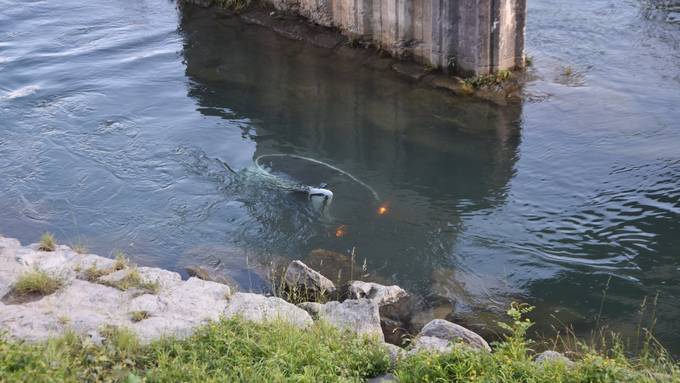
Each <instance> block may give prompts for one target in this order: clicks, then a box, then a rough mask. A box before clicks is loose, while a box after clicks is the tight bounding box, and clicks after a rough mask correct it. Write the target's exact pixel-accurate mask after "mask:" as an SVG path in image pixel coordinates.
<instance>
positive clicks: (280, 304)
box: [224, 293, 313, 328]
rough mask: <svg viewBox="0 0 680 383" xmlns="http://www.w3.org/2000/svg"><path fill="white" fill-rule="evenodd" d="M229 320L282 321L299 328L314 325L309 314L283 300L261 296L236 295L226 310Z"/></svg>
mask: <svg viewBox="0 0 680 383" xmlns="http://www.w3.org/2000/svg"><path fill="white" fill-rule="evenodd" d="M224 315H225V316H226V317H227V318H231V317H234V316H240V317H242V318H243V319H245V320H249V321H254V322H267V321H274V320H282V321H285V322H288V323H291V324H293V325H295V326H298V327H303V328H304V327H308V326H310V325H312V323H313V322H312V318H311V317H310V316H309V314H308V313H307V312H306V311H305V310H303V309H301V308H299V307H296V306H295V305H293V304H290V303H288V302H286V301H284V300H283V299H280V298H275V297H265V296H264V295H259V294H250V293H235V294H234V295H232V296H231V298H230V299H229V301H228V303H227V307H226V309H225V310H224Z"/></svg>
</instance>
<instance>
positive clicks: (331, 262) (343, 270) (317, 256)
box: [302, 249, 361, 285]
mask: <svg viewBox="0 0 680 383" xmlns="http://www.w3.org/2000/svg"><path fill="white" fill-rule="evenodd" d="M302 261H303V262H304V263H305V265H307V266H309V267H311V268H312V269H314V270H316V271H318V272H319V273H321V275H323V276H325V277H326V278H329V279H331V280H333V281H335V282H336V283H337V284H338V285H344V284H346V283H348V282H349V281H351V280H352V279H353V278H355V277H356V276H355V275H353V274H357V273H359V272H361V267H358V266H357V265H356V262H355V261H354V259H353V258H352V257H350V256H348V255H347V254H343V253H338V252H335V251H331V250H325V249H314V250H312V251H310V252H309V254H308V255H307V257H305V259H303V260H302Z"/></svg>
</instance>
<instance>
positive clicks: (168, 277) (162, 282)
mask: <svg viewBox="0 0 680 383" xmlns="http://www.w3.org/2000/svg"><path fill="white" fill-rule="evenodd" d="M133 270H134V269H132V268H124V269H122V270H118V271H114V272H113V273H111V274H107V275H104V276H102V277H100V278H99V281H100V282H102V283H106V284H116V283H117V282H119V281H121V280H122V279H123V278H125V277H126V276H128V274H130V272H132V271H133ZM136 270H137V272H138V273H139V276H140V277H141V279H142V281H143V282H145V283H158V286H159V287H160V289H161V290H164V289H167V288H170V287H172V286H176V285H178V284H180V283H182V277H181V276H180V275H179V274H178V273H175V272H172V271H168V270H163V269H159V268H155V267H138V268H136ZM133 287H134V286H133Z"/></svg>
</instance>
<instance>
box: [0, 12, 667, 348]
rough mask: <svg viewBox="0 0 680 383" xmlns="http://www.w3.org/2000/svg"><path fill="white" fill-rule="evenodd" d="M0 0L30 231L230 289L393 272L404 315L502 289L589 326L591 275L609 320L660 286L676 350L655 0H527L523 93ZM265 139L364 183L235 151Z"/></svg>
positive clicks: (5, 83)
mask: <svg viewBox="0 0 680 383" xmlns="http://www.w3.org/2000/svg"><path fill="white" fill-rule="evenodd" d="M19 3H20V4H19ZM0 6H2V8H3V10H4V11H3V13H2V14H0V116H1V117H0V129H1V134H0V169H1V170H0V233H4V234H6V235H11V236H15V237H19V238H20V239H21V240H22V241H24V242H29V241H35V240H36V238H37V237H38V236H39V234H40V233H41V232H42V231H45V230H51V231H54V232H55V233H56V234H57V237H58V238H63V239H65V240H66V241H68V242H71V243H76V242H84V243H85V244H86V245H88V246H89V247H90V249H92V250H93V251H95V252H99V253H101V254H106V253H108V252H110V251H112V249H117V248H121V249H124V250H125V251H127V252H128V253H129V254H130V256H131V257H132V258H133V259H134V260H136V261H137V262H140V263H144V264H153V265H160V266H163V267H168V268H172V269H175V270H182V269H183V268H184V267H186V266H190V265H194V264H201V265H204V266H208V267H211V268H212V269H214V270H217V271H220V272H224V273H226V274H228V276H229V277H231V279H234V280H236V281H237V282H238V283H239V284H240V285H241V288H243V289H252V290H264V289H267V288H268V286H267V283H268V282H267V281H266V274H267V272H268V270H269V268H270V267H271V265H272V264H278V263H282V262H283V263H285V261H286V260H290V259H293V258H300V259H305V260H307V261H308V262H310V263H313V264H315V265H317V264H318V266H319V267H320V268H323V267H327V268H330V269H333V270H330V271H328V273H332V272H334V269H337V270H339V271H338V272H339V273H340V274H343V273H344V275H340V276H339V277H338V278H339V279H343V278H347V274H348V273H349V274H354V275H359V274H360V275H362V277H363V276H364V275H368V276H367V277H366V278H369V279H373V280H378V281H381V282H385V283H398V284H400V285H402V286H403V287H405V288H407V289H409V290H411V291H413V292H415V293H416V294H418V295H419V296H420V297H421V298H422V299H423V300H424V301H425V302H426V303H427V304H428V305H430V306H432V307H430V308H427V310H426V311H424V312H422V313H420V314H419V315H418V318H417V320H418V321H425V320H427V319H428V318H429V317H432V316H438V317H448V318H451V319H455V320H462V321H465V323H468V324H471V325H473V326H475V325H479V326H485V325H488V324H489V323H493V321H494V320H495V319H497V317H498V314H499V313H500V312H502V310H503V308H504V307H506V306H507V304H508V302H509V301H511V300H513V299H515V300H517V299H519V300H526V301H529V302H531V303H534V304H537V305H538V306H539V310H538V311H537V313H536V316H538V317H539V318H540V322H541V323H542V324H543V325H544V328H543V329H541V330H544V329H545V328H546V327H548V326H549V325H550V324H551V323H554V321H555V320H557V321H563V322H566V323H572V324H574V325H575V326H576V329H577V330H578V331H588V330H589V329H590V328H592V326H593V324H594V318H595V317H596V316H597V315H598V312H599V309H600V306H601V301H602V290H603V289H604V288H605V286H607V285H608V288H607V299H606V300H605V302H604V306H603V307H604V309H603V320H602V322H604V323H608V324H610V325H611V326H613V327H615V328H617V329H620V330H629V331H630V330H632V327H634V326H635V325H636V324H637V318H638V314H637V311H638V308H639V305H640V303H641V302H642V301H643V299H644V298H645V297H653V296H655V295H656V294H657V293H658V294H659V300H658V307H657V308H656V311H657V316H658V324H657V331H658V335H659V337H660V339H661V340H662V341H664V343H666V344H667V345H669V346H671V347H675V348H673V350H674V351H675V352H676V353H677V352H680V350H678V349H677V346H674V345H677V344H678V342H677V340H678V339H680V328H678V325H677V318H678V317H679V315H680V311H679V309H678V306H677V305H676V304H675V302H676V301H677V299H678V298H679V295H680V258H679V255H678V251H680V250H679V249H680V225H679V222H680V152H679V151H678V147H680V126H679V125H678V123H677V121H679V120H680V111H679V110H678V105H680V93H679V92H678V91H677V90H678V89H679V87H680V64H678V63H680V28H678V25H677V24H676V23H674V22H669V21H667V20H668V14H669V12H667V11H663V10H662V11H659V10H649V8H646V7H643V6H641V5H640V4H637V3H635V2H631V3H620V2H618V1H609V0H596V1H590V2H587V3H583V2H580V1H577V0H567V1H564V0H541V1H538V2H532V3H531V4H530V8H529V25H528V37H529V38H528V40H527V44H528V50H529V52H530V54H531V55H532V56H533V59H534V60H533V61H534V63H535V68H534V69H532V71H531V76H532V78H534V80H533V81H532V82H530V83H529V84H528V85H527V87H526V93H527V94H526V100H527V101H526V102H524V103H523V104H521V105H519V104H518V105H509V106H505V107H499V106H495V105H492V104H489V103H486V102H480V101H474V100H470V99H464V98H455V97H449V96H447V95H445V94H444V93H441V92H438V91H433V90H431V89H426V88H422V87H419V86H416V85H414V84H411V83H409V82H408V81H404V80H403V79H400V78H396V77H394V76H393V75H391V74H390V73H384V72H381V71H377V70H373V69H369V68H362V67H357V66H356V65H353V63H352V62H351V59H350V58H347V57H344V56H342V55H331V54H329V53H328V52H326V51H323V50H318V49H317V48H314V47H309V46H305V45H304V43H300V42H293V41H289V40H286V39H284V38H281V37H278V36H276V35H274V34H271V33H268V32H266V31H264V30H261V29H259V28H258V27H253V26H246V25H244V24H242V23H240V22H239V21H238V20H237V19H234V18H230V17H227V16H224V15H215V14H212V13H210V12H206V11H203V10H200V9H194V8H187V9H185V10H183V11H182V12H178V11H177V10H176V9H175V8H174V5H173V4H172V3H171V2H165V1H162V0H144V1H139V2H136V3H134V4H129V2H121V1H117V0H116V1H109V2H103V1H98V0H94V1H91V2H87V3H82V2H78V1H75V0H66V1H62V2H47V1H35V2H17V1H16V0H4V1H3V0H0ZM565 47H570V48H565ZM272 153H289V154H296V155H300V156H305V157H309V158H314V159H316V160H319V161H323V162H324V163H327V164H330V165H333V166H335V167H338V168H340V169H343V170H344V171H346V172H348V173H350V174H351V175H352V176H354V177H356V179H358V180H361V181H362V182H365V183H366V184H367V185H369V186H370V187H371V188H373V189H375V191H376V192H377V194H378V195H379V197H380V198H379V200H378V201H376V200H374V199H373V197H372V196H371V193H370V192H369V191H368V190H367V188H366V187H364V186H362V185H361V184H360V183H358V182H356V181H354V180H352V179H350V178H349V177H347V176H346V175H343V174H342V173H339V172H337V171H333V170H332V169H330V168H328V167H325V166H320V165H318V164H314V163H309V162H304V161H296V160H294V159H290V158H288V159H281V158H279V159H269V160H267V161H266V164H265V165H266V166H267V167H269V168H271V170H272V171H273V172H274V173H275V174H277V175H279V176H281V177H285V178H287V179H288V180H289V181H291V182H301V183H305V184H308V185H319V184H321V183H327V184H329V187H330V188H331V189H332V190H333V192H334V193H335V198H334V201H333V203H332V205H331V207H330V209H328V210H327V211H323V212H321V211H319V210H318V209H315V208H314V207H313V206H312V205H311V204H310V203H309V201H308V200H307V199H306V198H305V197H304V196H301V195H298V194H295V193H290V192H288V191H285V190H283V189H281V188H278V187H276V184H275V183H272V182H271V180H270V179H267V178H266V177H263V176H262V174H261V173H258V172H257V171H256V170H255V169H254V166H253V161H254V159H255V158H257V157H259V156H260V155H265V154H272ZM230 169H231V170H230ZM381 206H382V207H384V208H385V210H384V211H382V213H383V214H380V212H379V210H378V208H379V207H381ZM318 248H321V249H327V250H332V251H334V252H335V253H331V252H323V251H321V252H320V251H317V252H314V253H312V254H310V251H311V250H313V249H318ZM353 250H354V254H355V259H354V260H352V259H351V257H350V254H351V252H352V251H353ZM323 259H328V260H331V259H332V263H328V262H326V263H324V262H323ZM608 281H609V282H608ZM553 318H556V319H553Z"/></svg>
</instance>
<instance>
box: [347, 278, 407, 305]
mask: <svg viewBox="0 0 680 383" xmlns="http://www.w3.org/2000/svg"><path fill="white" fill-rule="evenodd" d="M408 296H409V295H408V293H407V292H406V290H404V289H402V288H401V287H399V286H396V285H393V286H383V285H380V284H378V283H373V282H362V281H352V282H351V283H350V285H349V297H350V299H360V298H366V299H368V300H370V301H372V302H374V303H376V304H377V305H378V307H383V306H387V305H392V304H396V303H399V302H400V301H403V300H405V299H407V298H408Z"/></svg>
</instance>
